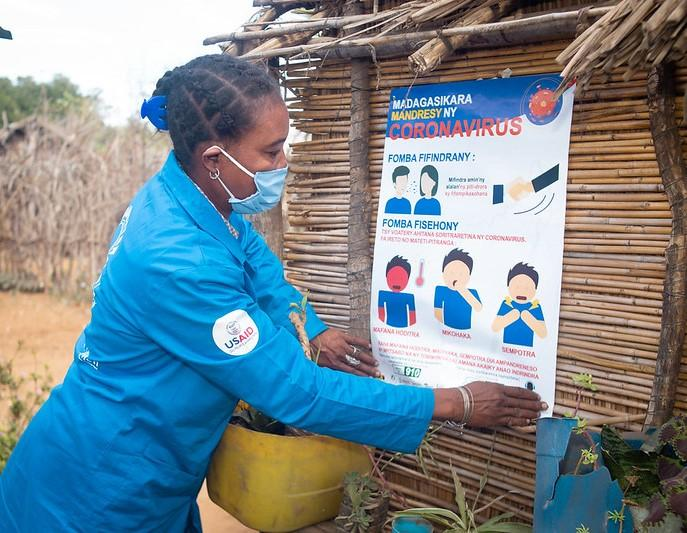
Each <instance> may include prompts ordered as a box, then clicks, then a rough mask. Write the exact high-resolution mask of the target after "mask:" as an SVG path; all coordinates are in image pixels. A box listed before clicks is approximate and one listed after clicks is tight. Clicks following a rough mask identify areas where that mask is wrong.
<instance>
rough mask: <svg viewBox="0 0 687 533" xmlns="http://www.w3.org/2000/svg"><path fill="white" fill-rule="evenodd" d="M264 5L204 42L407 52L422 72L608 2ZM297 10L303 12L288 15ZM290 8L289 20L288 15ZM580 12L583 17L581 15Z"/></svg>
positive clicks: (573, 22)
mask: <svg viewBox="0 0 687 533" xmlns="http://www.w3.org/2000/svg"><path fill="white" fill-rule="evenodd" d="M255 4H259V5H263V6H265V7H264V8H263V9H262V10H261V11H260V12H259V13H258V14H257V15H256V16H255V17H254V18H253V20H252V21H249V22H248V23H246V24H244V26H243V28H244V29H243V30H242V31H237V32H234V33H230V34H225V35H218V36H215V37H210V38H208V39H206V40H205V44H220V43H221V46H222V48H223V49H224V50H225V52H227V53H230V54H232V55H241V56H242V57H245V58H254V59H264V58H270V57H282V58H291V59H295V58H303V57H308V56H320V57H323V56H326V57H356V56H370V55H371V56H372V57H373V58H375V57H382V56H396V57H398V56H403V55H407V56H409V58H408V60H409V68H410V70H411V71H412V72H413V73H414V74H416V75H418V76H423V75H425V74H428V73H429V72H431V71H433V70H434V69H435V68H436V67H437V66H438V65H439V64H440V63H441V61H442V60H443V59H444V58H445V57H447V56H449V55H451V54H453V53H454V52H455V51H456V50H461V49H466V48H471V47H476V46H495V45H505V44H515V43H527V42H535V41H541V40H546V39H560V38H572V37H574V35H575V33H576V31H577V29H578V28H577V26H578V24H579V23H580V22H581V21H582V19H584V21H587V20H589V21H591V22H593V21H594V20H596V19H597V18H598V17H600V16H602V15H604V14H605V13H607V12H608V11H609V9H610V7H608V6H607V4H608V2H596V3H595V2H591V1H585V0H577V1H574V0H572V1H571V0H560V1H558V2H551V1H547V2H542V1H536V0H507V1H497V0H410V1H407V2H398V1H396V2H392V1H384V0H382V1H381V2H379V3H378V2H377V1H376V0H375V1H374V2H372V1H365V2H355V1H349V2H333V1H330V0H323V1H319V2H317V1H313V2H295V1H291V0H271V1H268V0H261V1H258V2H255ZM294 13H298V14H299V15H300V16H301V17H303V16H304V15H306V16H307V18H305V19H301V20H293V14H294ZM289 16H290V17H291V19H292V20H290V21H289V20H288V19H289ZM581 17H582V18H581Z"/></svg>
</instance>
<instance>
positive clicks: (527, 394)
mask: <svg viewBox="0 0 687 533" xmlns="http://www.w3.org/2000/svg"><path fill="white" fill-rule="evenodd" d="M503 392H505V393H506V396H509V397H511V398H521V399H523V400H539V399H540V397H539V394H537V393H536V392H534V391H531V390H529V389H526V388H524V387H511V386H509V385H503Z"/></svg>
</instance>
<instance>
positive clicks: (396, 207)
mask: <svg viewBox="0 0 687 533" xmlns="http://www.w3.org/2000/svg"><path fill="white" fill-rule="evenodd" d="M409 175H410V169H409V168H408V167H406V166H404V165H401V166H400V167H396V168H395V169H394V171H393V173H392V174H391V180H392V181H393V182H394V190H395V191H396V196H394V197H393V198H389V200H387V202H386V205H385V206H384V212H385V213H389V214H392V215H409V214H410V201H409V200H408V198H405V197H404V196H403V195H404V194H405V192H406V189H407V188H408V176H409Z"/></svg>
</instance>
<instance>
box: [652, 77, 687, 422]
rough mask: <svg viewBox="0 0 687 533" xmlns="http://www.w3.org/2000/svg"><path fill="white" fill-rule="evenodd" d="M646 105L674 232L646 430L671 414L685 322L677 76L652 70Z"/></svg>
mask: <svg viewBox="0 0 687 533" xmlns="http://www.w3.org/2000/svg"><path fill="white" fill-rule="evenodd" d="M648 101H649V120H650V123H651V135H652V137H653V140H654V147H655V149H656V160H657V161H658V167H659V170H660V172H661V179H662V181H663V188H664V189H665V192H666V195H667V196H668V202H669V203H670V209H671V212H672V216H673V227H672V231H671V235H670V243H669V245H668V247H667V248H666V279H665V284H664V286H663V315H662V317H661V337H660V342H659V348H658V356H657V359H656V375H655V377H654V385H653V390H652V391H651V399H650V400H649V408H648V413H647V418H646V421H645V427H648V426H656V425H660V424H662V423H664V422H665V421H666V420H668V418H670V416H671V415H672V411H673V405H674V403H675V392H676V389H677V384H678V380H679V372H680V362H681V359H682V350H683V344H684V340H685V320H687V303H686V302H685V295H686V292H687V291H686V289H687V276H686V275H685V269H687V203H686V202H687V168H686V167H685V161H684V159H683V158H682V150H681V139H680V134H679V132H678V128H677V125H676V123H675V77H674V71H673V69H672V67H671V66H667V65H665V64H663V65H659V66H658V67H655V68H653V69H652V71H651V73H650V74H649V80H648Z"/></svg>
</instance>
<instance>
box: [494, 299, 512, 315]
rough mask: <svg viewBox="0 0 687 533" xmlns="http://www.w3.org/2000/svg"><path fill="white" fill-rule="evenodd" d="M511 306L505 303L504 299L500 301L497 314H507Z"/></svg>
mask: <svg viewBox="0 0 687 533" xmlns="http://www.w3.org/2000/svg"><path fill="white" fill-rule="evenodd" d="M512 309H513V308H512V307H511V306H510V305H508V304H507V303H506V301H505V300H504V301H503V302H501V307H499V312H498V313H496V315H497V316H503V315H507V314H508V313H509V312H510V311H511V310H512Z"/></svg>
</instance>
